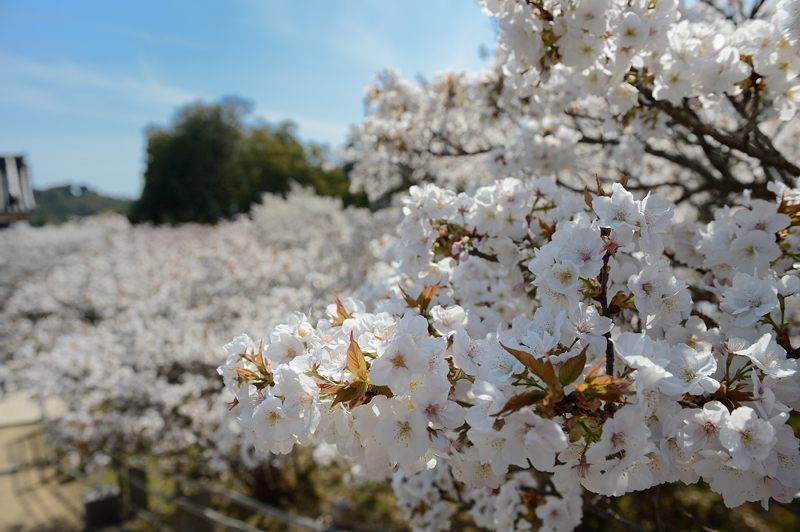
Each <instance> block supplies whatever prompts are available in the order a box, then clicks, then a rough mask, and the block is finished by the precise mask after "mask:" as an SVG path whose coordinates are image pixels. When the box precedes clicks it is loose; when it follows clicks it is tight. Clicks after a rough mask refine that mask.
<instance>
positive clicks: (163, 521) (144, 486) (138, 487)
mask: <svg viewBox="0 0 800 532" xmlns="http://www.w3.org/2000/svg"><path fill="white" fill-rule="evenodd" d="M150 474H158V475H160V476H163V477H166V478H169V479H170V480H171V481H172V484H173V485H174V489H173V490H171V491H169V492H168V491H159V490H156V489H154V488H153V487H152V486H151V485H150V484H149V483H148V477H149V475H150ZM117 478H118V480H119V497H120V500H121V511H122V515H123V517H125V518H130V517H134V516H136V517H139V518H140V519H142V520H144V521H145V522H147V523H149V524H150V525H151V526H153V527H154V528H156V529H158V530H177V531H184V530H186V531H192V532H212V531H214V530H218V529H224V530H235V531H239V532H258V531H260V530H262V529H260V528H256V527H254V526H252V525H250V524H248V523H246V522H245V521H242V520H241V519H238V518H234V517H231V516H228V515H225V514H223V513H221V512H220V511H218V510H215V509H214V508H212V501H213V500H214V499H217V500H223V501H225V502H226V503H228V506H229V507H230V506H234V507H237V508H239V509H241V510H243V511H245V512H247V513H248V514H250V515H251V516H253V515H258V516H262V517H267V518H268V519H269V521H270V522H271V523H274V524H275V526H274V527H273V526H270V529H276V528H280V529H283V530H285V529H292V530H308V531H314V532H338V531H341V530H342V529H339V528H336V527H334V526H331V525H329V524H326V523H324V522H322V521H319V520H314V519H311V518H308V517H303V516H299V515H296V514H293V513H290V512H287V511H286V510H283V509H281V508H276V507H274V506H270V505H268V504H265V503H263V502H261V501H258V500H256V499H253V498H251V497H248V496H246V495H243V494H241V493H238V492H235V491H231V490H228V489H225V488H222V487H219V486H214V485H213V484H211V483H208V482H201V481H198V480H196V479H192V478H188V477H186V476H184V475H181V474H178V473H175V472H170V471H164V470H161V469H154V468H148V467H147V466H146V465H145V464H144V463H143V462H142V461H140V460H130V461H121V462H119V463H118V473H117ZM154 499H158V500H159V501H158V502H160V503H161V504H160V505H159V506H161V507H164V506H165V504H164V503H167V504H169V505H171V506H172V507H174V514H173V515H171V516H168V515H161V514H159V513H158V512H157V511H155V510H154V509H153V504H152V503H153V502H154ZM167 523H172V527H169V526H167ZM278 525H280V526H278Z"/></svg>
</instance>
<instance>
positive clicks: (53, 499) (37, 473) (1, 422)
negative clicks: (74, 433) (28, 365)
mask: <svg viewBox="0 0 800 532" xmlns="http://www.w3.org/2000/svg"><path fill="white" fill-rule="evenodd" d="M39 413H40V410H39V408H38V406H37V405H36V404H35V403H32V402H31V401H30V400H26V398H25V397H24V396H22V397H21V396H18V395H17V396H12V397H6V398H4V399H2V400H0V531H3V532H6V531H7V532H12V531H13V532H16V531H56V530H58V531H62V530H63V531H70V530H82V528H83V503H82V499H81V495H82V492H83V486H82V485H81V484H80V483H79V482H75V481H66V480H65V479H63V478H61V477H59V476H58V475H57V473H56V471H55V469H54V468H52V467H50V466H47V465H43V464H42V462H44V461H45V459H46V458H47V450H46V448H45V446H44V441H43V439H42V437H41V430H40V427H39V424H38V423H36V419H38V417H39Z"/></svg>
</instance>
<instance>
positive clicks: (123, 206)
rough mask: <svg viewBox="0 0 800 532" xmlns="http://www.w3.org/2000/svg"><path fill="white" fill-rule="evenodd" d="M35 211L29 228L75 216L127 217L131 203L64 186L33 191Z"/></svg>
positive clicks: (85, 188)
mask: <svg viewBox="0 0 800 532" xmlns="http://www.w3.org/2000/svg"><path fill="white" fill-rule="evenodd" d="M33 195H34V197H35V198H36V210H35V211H34V213H33V216H32V217H31V220H30V223H31V225H45V224H52V223H61V222H65V221H67V220H68V219H70V218H73V217H76V216H91V215H93V214H99V213H103V212H118V213H123V214H124V213H127V212H128V208H129V207H130V204H131V202H130V201H129V200H125V199H118V198H110V197H108V196H103V195H101V194H98V193H97V192H95V191H93V190H91V189H89V188H87V187H75V186H70V185H64V186H59V187H51V188H47V189H44V190H34V191H33Z"/></svg>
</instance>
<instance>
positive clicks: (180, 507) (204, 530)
mask: <svg viewBox="0 0 800 532" xmlns="http://www.w3.org/2000/svg"><path fill="white" fill-rule="evenodd" d="M175 491H176V493H175V495H176V496H177V499H176V502H177V504H176V508H175V529H176V530H190V531H191V532H213V530H214V526H213V524H212V523H211V522H210V521H209V520H208V519H206V518H205V517H203V516H202V515H199V513H198V510H199V509H202V508H208V507H210V506H211V496H210V495H209V494H208V492H206V491H205V490H196V491H193V492H191V493H186V491H185V490H184V487H183V485H182V484H178V485H177V486H176V489H175Z"/></svg>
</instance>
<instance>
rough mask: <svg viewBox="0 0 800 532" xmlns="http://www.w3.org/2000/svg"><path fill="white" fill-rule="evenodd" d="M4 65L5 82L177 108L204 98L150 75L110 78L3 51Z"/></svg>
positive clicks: (0, 60) (80, 67) (78, 67)
mask: <svg viewBox="0 0 800 532" xmlns="http://www.w3.org/2000/svg"><path fill="white" fill-rule="evenodd" d="M0 64H2V65H3V67H2V69H0V77H2V78H5V79H11V80H14V79H16V80H26V81H28V82H30V81H36V82H39V83H43V84H45V85H46V86H47V85H49V86H51V87H52V86H56V87H71V88H76V89H88V90H96V91H100V92H104V93H111V94H114V95H116V96H121V97H123V98H124V99H126V100H129V101H135V102H142V103H155V104H165V105H173V106H174V105H179V104H182V103H186V102H188V101H192V100H196V99H200V98H202V97H203V96H202V95H200V94H197V93H194V92H191V91H187V90H184V89H181V88H179V87H174V86H172V85H169V84H167V83H164V82H162V81H160V80H158V79H156V78H155V77H153V75H152V74H149V73H143V74H142V75H141V76H130V75H124V74H108V73H105V72H101V71H98V70H96V69H93V68H90V67H86V66H83V65H76V64H72V63H48V62H41V61H35V60H32V59H29V58H26V57H23V56H19V55H16V54H11V53H8V52H3V51H0ZM0 94H1V93H0Z"/></svg>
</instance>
